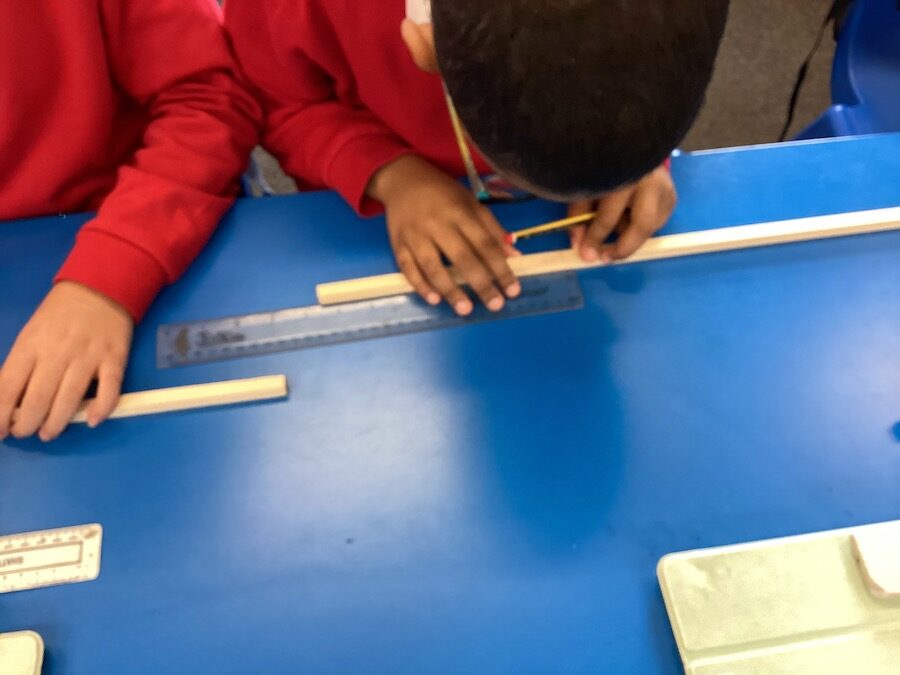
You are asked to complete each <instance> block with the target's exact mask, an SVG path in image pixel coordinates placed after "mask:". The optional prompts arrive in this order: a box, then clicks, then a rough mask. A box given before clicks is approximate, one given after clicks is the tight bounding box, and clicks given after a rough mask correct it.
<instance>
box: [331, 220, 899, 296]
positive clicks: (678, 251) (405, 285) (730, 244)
mask: <svg viewBox="0 0 900 675" xmlns="http://www.w3.org/2000/svg"><path fill="white" fill-rule="evenodd" d="M897 229H900V207H894V208H888V209H875V210H872V211H854V212H851V213H837V214H834V215H829V216H816V217H813V218H798V219H795V220H782V221H777V222H771V223H759V224H755V225H737V226H734V227H724V228H720V229H715V230H701V231H698V232H685V233H682V234H670V235H666V236H661V237H653V238H652V239H649V240H647V242H646V243H645V244H644V245H643V246H642V247H641V248H640V249H638V251H637V252H636V253H635V254H634V255H632V256H631V257H630V258H627V259H626V260H620V261H615V262H614V263H612V264H628V263H635V262H643V261H647V260H661V259H664V258H677V257H680V256H689V255H699V254H701V253H718V252H721V251H733V250H736V249H745V248H756V247H759V246H771V245H774V244H789V243H793V242H801V241H812V240H816V239H830V238H833V237H847V236H851V235H857V234H871V233H874V232H887V231H890V230H897ZM508 262H509V266H510V268H511V269H512V271H513V273H515V274H516V276H518V277H528V276H535V275H540V274H552V273H555V272H569V271H576V270H584V269H589V268H593V267H600V266H603V265H604V263H602V262H591V263H588V262H584V261H583V260H582V259H581V257H580V256H579V255H578V253H576V252H575V251H573V250H572V249H566V250H561V251H550V252H547V253H534V254H532V255H525V256H522V257H520V258H510V259H509V261H508ZM451 271H452V272H453V275H454V278H455V279H456V280H457V282H458V283H459V282H460V281H461V279H460V277H459V275H458V274H457V273H456V272H455V270H451ZM412 292H413V288H412V286H410V284H409V282H408V281H407V280H406V277H404V276H403V275H402V274H382V275H378V276H373V277H362V278H359V279H350V280H348V281H336V282H331V283H326V284H319V285H318V286H317V287H316V296H317V297H318V299H319V303H320V304H322V305H335V304H339V303H343V302H356V301H359V300H371V299H374V298H383V297H387V296H391V295H402V294H404V293H412Z"/></svg>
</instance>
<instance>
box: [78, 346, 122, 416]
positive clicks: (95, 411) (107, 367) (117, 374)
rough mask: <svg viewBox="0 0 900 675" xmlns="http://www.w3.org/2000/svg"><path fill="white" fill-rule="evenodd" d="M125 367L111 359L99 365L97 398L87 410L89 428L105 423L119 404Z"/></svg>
mask: <svg viewBox="0 0 900 675" xmlns="http://www.w3.org/2000/svg"><path fill="white" fill-rule="evenodd" d="M124 378H125V365H124V363H121V362H119V361H118V360H116V359H113V358H107V360H106V361H104V362H103V363H101V364H100V369H99V370H98V372H97V396H96V398H94V400H93V401H92V402H91V404H90V405H89V406H88V409H87V422H88V426H90V427H91V428H93V427H96V426H97V425H98V424H100V423H102V422H104V421H106V418H108V417H109V416H110V415H111V414H112V411H113V410H115V408H116V404H117V403H118V402H119V395H120V394H121V393H122V380H123V379H124Z"/></svg>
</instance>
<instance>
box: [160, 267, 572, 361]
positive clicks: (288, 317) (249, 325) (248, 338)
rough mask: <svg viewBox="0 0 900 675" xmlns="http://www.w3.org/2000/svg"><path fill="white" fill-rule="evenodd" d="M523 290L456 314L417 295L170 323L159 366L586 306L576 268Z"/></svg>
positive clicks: (527, 282) (528, 282)
mask: <svg viewBox="0 0 900 675" xmlns="http://www.w3.org/2000/svg"><path fill="white" fill-rule="evenodd" d="M521 284H522V293H521V295H519V297H518V298H515V299H512V300H509V301H508V302H507V303H506V307H504V308H503V310H502V311H500V312H490V311H488V310H487V309H485V308H484V307H483V306H481V305H480V304H476V306H475V310H474V311H473V312H472V314H471V315H470V316H466V317H461V316H457V315H456V314H455V313H454V312H453V310H452V309H451V308H450V307H448V306H447V304H446V303H443V304H442V305H440V306H438V307H431V306H430V305H428V304H426V303H425V302H424V301H422V300H420V299H419V298H417V297H415V296H413V295H399V296H394V297H389V298H379V299H377V300H365V301H361V302H348V303H345V304H342V305H331V306H327V307H323V306H318V305H316V306H313V307H297V308H294V309H283V310H279V311H275V312H263V313H261V314H246V315H243V316H235V317H229V318H225V319H211V320H208V321H197V322H193V323H181V324H166V325H163V326H160V327H159V329H158V331H157V342H156V363H157V366H158V367H159V368H171V367H173V366H186V365H192V364H195V363H205V362H209V361H220V360H224V359H234V358H240V357H244V356H253V355H258V354H271V353H274V352H284V351H290V350H295V349H308V348H310V347H323V346H326V345H334V344H341V343H346V342H356V341H359V340H371V339H373V338H383V337H390V336H395V335H404V334H408V333H415V332H421V331H432V330H438V329H443V328H452V327H456V326H466V325H470V324H476V323H480V322H484V321H497V320H502V319H513V318H519V317H525V316H533V315H539V314H546V313H549V312H563V311H568V310H574V309H580V308H581V307H582V306H583V305H584V296H583V294H582V292H581V286H580V285H579V283H578V277H577V276H576V275H575V274H574V273H561V274H551V275H546V276H539V277H528V278H524V279H522V280H521Z"/></svg>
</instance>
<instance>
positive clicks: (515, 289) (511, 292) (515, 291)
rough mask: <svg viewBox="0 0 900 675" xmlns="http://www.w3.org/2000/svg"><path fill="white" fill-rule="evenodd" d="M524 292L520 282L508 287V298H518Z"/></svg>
mask: <svg viewBox="0 0 900 675" xmlns="http://www.w3.org/2000/svg"><path fill="white" fill-rule="evenodd" d="M521 292H522V284H520V283H519V282H518V281H517V282H516V283H514V284H510V285H509V286H507V287H506V297H508V298H516V297H518V296H519V293H521Z"/></svg>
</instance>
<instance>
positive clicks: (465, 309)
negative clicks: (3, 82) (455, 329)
mask: <svg viewBox="0 0 900 675" xmlns="http://www.w3.org/2000/svg"><path fill="white" fill-rule="evenodd" d="M453 309H455V310H456V313H457V314H459V315H460V316H466V315H467V314H471V313H472V303H471V302H469V301H468V300H460V301H459V302H457V303H456V304H455V305H453Z"/></svg>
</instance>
